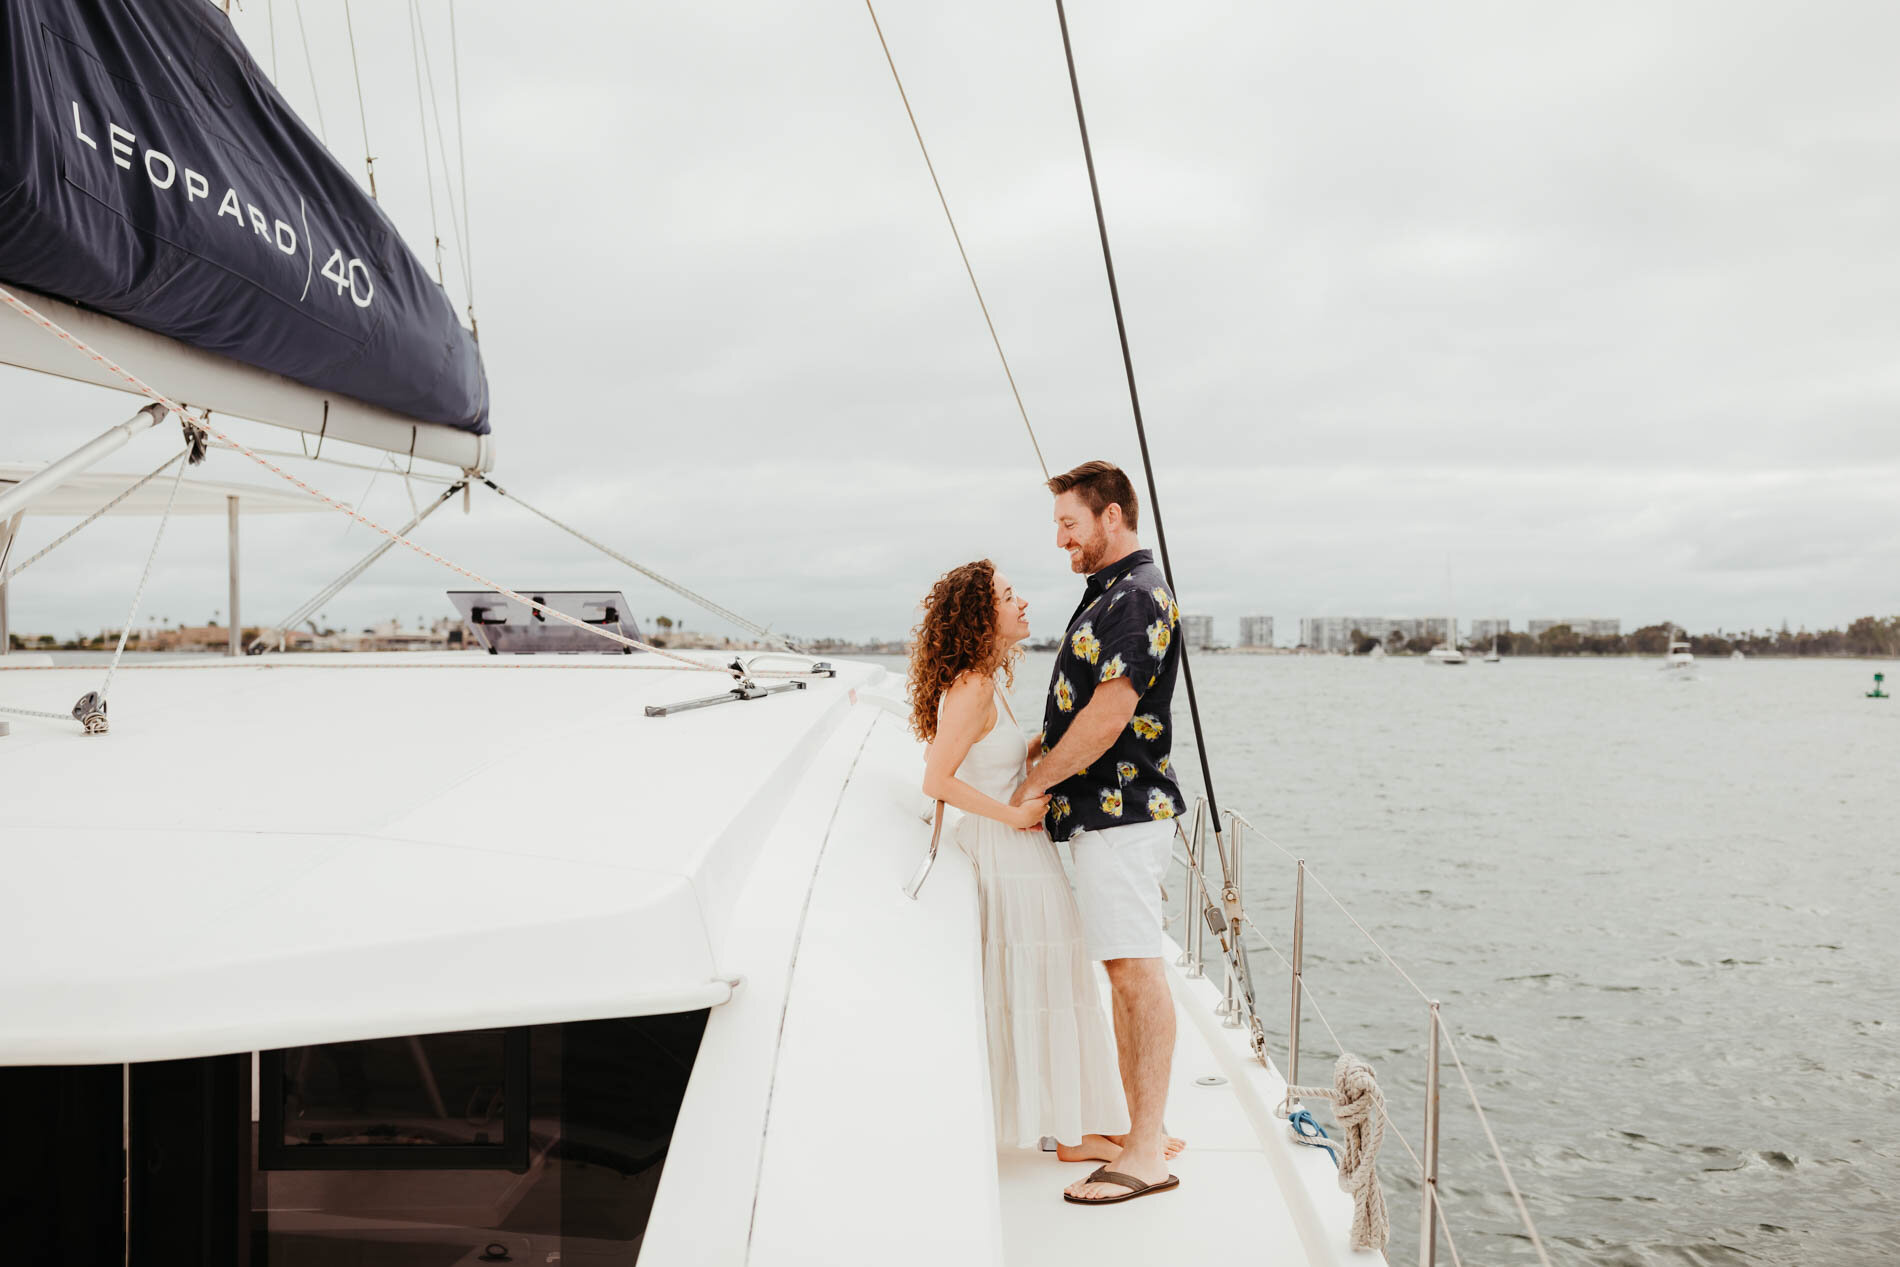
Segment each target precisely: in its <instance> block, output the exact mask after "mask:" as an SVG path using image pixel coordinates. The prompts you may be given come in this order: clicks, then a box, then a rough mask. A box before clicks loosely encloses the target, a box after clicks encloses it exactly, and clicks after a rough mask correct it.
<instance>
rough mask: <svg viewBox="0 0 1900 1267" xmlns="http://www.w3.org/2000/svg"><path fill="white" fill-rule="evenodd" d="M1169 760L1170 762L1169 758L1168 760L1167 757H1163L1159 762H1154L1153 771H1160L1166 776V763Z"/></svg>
mask: <svg viewBox="0 0 1900 1267" xmlns="http://www.w3.org/2000/svg"><path fill="white" fill-rule="evenodd" d="M1169 760H1170V758H1168V757H1163V758H1161V760H1159V761H1157V762H1155V769H1157V770H1159V771H1161V773H1163V774H1166V773H1167V772H1168V761H1169Z"/></svg>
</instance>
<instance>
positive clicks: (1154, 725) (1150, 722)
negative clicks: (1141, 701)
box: [1128, 713, 1161, 740]
mask: <svg viewBox="0 0 1900 1267" xmlns="http://www.w3.org/2000/svg"><path fill="white" fill-rule="evenodd" d="M1128 728H1129V729H1130V730H1132V731H1134V732H1135V733H1136V734H1137V735H1140V736H1141V737H1142V738H1143V739H1148V740H1155V739H1159V738H1161V719H1160V718H1159V717H1156V716H1154V715H1153V714H1152V713H1143V714H1142V715H1141V716H1139V717H1131V718H1129V720H1128Z"/></svg>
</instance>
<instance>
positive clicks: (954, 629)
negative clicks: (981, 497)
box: [910, 559, 1021, 743]
mask: <svg viewBox="0 0 1900 1267" xmlns="http://www.w3.org/2000/svg"><path fill="white" fill-rule="evenodd" d="M923 607H924V618H923V620H922V621H921V622H920V623H919V624H918V626H917V628H915V629H913V630H912V631H911V640H910V728H911V729H912V730H913V731H915V732H916V734H917V737H918V738H919V739H921V740H923V741H924V742H925V743H929V742H930V741H931V740H933V739H935V738H936V737H937V705H938V704H939V703H940V702H941V701H942V700H943V693H944V692H945V691H947V690H949V689H950V687H951V685H952V684H953V683H954V682H955V681H956V680H957V679H958V678H959V677H962V676H963V675H964V674H965V673H981V674H983V675H984V676H986V677H987V676H989V675H990V674H993V673H995V672H996V671H997V670H998V669H1001V670H1002V671H1003V675H1004V680H1005V681H1007V682H1008V683H1009V685H1011V686H1014V685H1015V684H1016V673H1015V668H1016V659H1017V657H1018V655H1020V654H1021V653H1020V652H1018V651H1017V650H1016V649H1015V648H1013V647H1012V648H1011V649H1010V650H1009V651H1008V652H1005V653H999V652H998V651H997V647H996V565H995V564H994V563H991V562H990V561H989V560H988V559H978V560H977V561H976V562H974V563H965V564H964V565H963V566H962V567H956V568H951V569H950V570H949V571H948V572H945V573H944V574H943V575H942V576H940V577H938V578H937V583H936V584H935V585H932V586H931V587H930V593H929V595H928V596H927V597H925V599H924V603H923Z"/></svg>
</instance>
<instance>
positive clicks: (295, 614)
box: [257, 484, 458, 648]
mask: <svg viewBox="0 0 1900 1267" xmlns="http://www.w3.org/2000/svg"><path fill="white" fill-rule="evenodd" d="M457 487H458V485H454V484H451V485H450V486H449V487H447V488H445V489H443V490H442V493H441V495H440V496H439V497H437V498H436V499H435V500H434V501H432V502H430V503H429V505H428V506H427V507H426V508H424V509H422V510H418V511H417V512H416V515H415V518H413V519H411V520H410V521H409V522H408V523H406V524H404V525H403V526H402V527H400V528H398V529H397V530H396V531H397V533H398V535H400V536H405V537H406V536H408V535H409V534H410V533H411V532H414V531H415V529H416V525H418V524H420V523H421V522H422V521H423V520H425V519H427V518H428V517H429V516H430V515H432V514H434V513H435V512H436V511H437V510H438V509H440V508H441V507H443V506H445V505H447V504H448V502H449V500H450V499H451V498H453V497H454V496H455V493H456V489H457ZM395 546H396V543H395V541H393V540H390V541H384V542H383V543H382V544H380V545H378V546H377V547H376V548H375V549H373V550H371V551H370V552H369V554H368V555H367V556H366V557H365V558H363V559H360V560H358V561H357V562H356V563H353V564H351V565H350V566H349V567H348V568H346V569H345V570H344V572H343V574H342V575H341V576H339V577H337V578H336V579H335V580H333V581H331V582H330V583H329V584H328V585H326V586H324V587H323V588H322V589H320V590H318V591H317V592H316V593H315V594H313V595H311V596H310V597H309V598H308V599H305V600H304V602H303V603H302V604H300V605H299V606H298V607H296V608H295V609H294V610H293V611H292V612H291V613H290V614H289V615H288V616H285V617H284V618H283V619H282V620H280V621H278V622H277V623H276V624H275V625H272V626H271V627H270V628H269V629H266V630H264V631H263V632H262V633H260V634H259V635H258V636H257V641H258V642H259V643H261V644H263V645H264V646H267V647H268V646H271V645H273V644H275V645H276V646H278V647H279V648H281V647H282V646H283V644H284V640H285V637H286V635H287V633H288V631H289V630H290V629H292V628H294V627H295V626H297V625H300V624H302V623H303V622H304V621H306V620H308V619H309V618H310V616H311V614H312V613H314V612H315V611H316V610H317V609H318V608H319V607H322V606H323V605H324V604H325V603H327V602H329V601H330V600H331V599H332V598H334V597H336V596H337V595H338V594H339V593H341V592H342V591H343V587H344V586H346V585H348V584H349V583H350V582H352V581H354V580H355V579H356V578H357V577H359V576H361V575H363V573H365V572H367V571H369V569H370V566H371V565H372V564H374V563H375V562H376V560H378V559H380V558H382V557H383V556H384V555H385V554H388V553H389V552H390V551H391V550H393V549H395Z"/></svg>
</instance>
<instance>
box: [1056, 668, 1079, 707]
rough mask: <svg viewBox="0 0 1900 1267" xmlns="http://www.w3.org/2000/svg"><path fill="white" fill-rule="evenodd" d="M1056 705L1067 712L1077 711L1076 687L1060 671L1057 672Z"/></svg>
mask: <svg viewBox="0 0 1900 1267" xmlns="http://www.w3.org/2000/svg"><path fill="white" fill-rule="evenodd" d="M1056 707H1057V708H1059V709H1061V710H1062V711H1063V712H1065V713H1070V712H1074V711H1075V688H1074V687H1073V686H1070V685H1069V679H1068V678H1066V677H1064V676H1062V674H1060V673H1058V674H1056Z"/></svg>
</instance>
